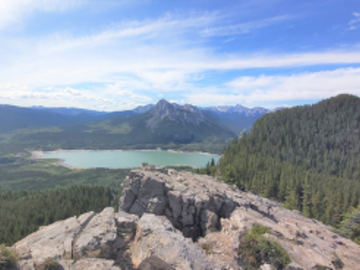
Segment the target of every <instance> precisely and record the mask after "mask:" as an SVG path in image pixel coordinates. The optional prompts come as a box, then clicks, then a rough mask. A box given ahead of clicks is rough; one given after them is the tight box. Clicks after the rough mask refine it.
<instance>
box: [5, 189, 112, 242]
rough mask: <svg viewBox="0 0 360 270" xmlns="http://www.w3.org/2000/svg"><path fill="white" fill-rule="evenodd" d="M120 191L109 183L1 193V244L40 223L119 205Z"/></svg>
mask: <svg viewBox="0 0 360 270" xmlns="http://www.w3.org/2000/svg"><path fill="white" fill-rule="evenodd" d="M118 198H119V194H118V192H115V191H114V190H113V189H110V188H105V187H89V186H73V187H70V188H66V189H54V190H44V191H31V192H27V191H21V192H5V193H0V244H1V243H2V244H6V245H12V244H14V243H15V242H16V241H18V240H20V239H22V238H24V237H25V236H27V235H29V234H30V233H32V232H34V231H36V230H38V229H39V226H44V225H48V224H51V223H53V222H55V221H58V220H63V219H66V218H69V217H72V216H78V215H80V214H82V213H85V212H89V211H94V212H100V211H101V210H102V209H103V208H105V207H107V206H114V207H115V206H116V205H117V199H118Z"/></svg>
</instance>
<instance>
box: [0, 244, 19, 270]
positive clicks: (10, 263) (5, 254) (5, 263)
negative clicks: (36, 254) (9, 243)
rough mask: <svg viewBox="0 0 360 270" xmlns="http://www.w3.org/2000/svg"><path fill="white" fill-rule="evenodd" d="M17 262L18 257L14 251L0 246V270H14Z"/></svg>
mask: <svg viewBox="0 0 360 270" xmlns="http://www.w3.org/2000/svg"><path fill="white" fill-rule="evenodd" d="M18 260H19V256H18V254H17V253H16V251H15V250H14V249H12V248H10V247H5V246H4V245H0V270H10V269H15V268H16V264H17V262H18Z"/></svg>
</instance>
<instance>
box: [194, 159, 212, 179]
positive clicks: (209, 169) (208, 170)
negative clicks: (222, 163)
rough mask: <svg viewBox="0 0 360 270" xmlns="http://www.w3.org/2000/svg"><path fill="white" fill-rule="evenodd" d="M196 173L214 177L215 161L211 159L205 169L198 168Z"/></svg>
mask: <svg viewBox="0 0 360 270" xmlns="http://www.w3.org/2000/svg"><path fill="white" fill-rule="evenodd" d="M196 173H198V174H207V175H211V176H215V173H216V164H215V160H214V159H211V162H208V163H207V164H206V166H205V168H198V169H197V170H196Z"/></svg>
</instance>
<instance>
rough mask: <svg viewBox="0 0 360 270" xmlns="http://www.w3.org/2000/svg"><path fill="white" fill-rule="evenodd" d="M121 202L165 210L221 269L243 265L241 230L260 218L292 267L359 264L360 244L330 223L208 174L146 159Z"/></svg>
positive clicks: (133, 208)
mask: <svg viewBox="0 0 360 270" xmlns="http://www.w3.org/2000/svg"><path fill="white" fill-rule="evenodd" d="M119 207H120V208H121V209H123V210H124V211H127V212H129V213H133V214H136V215H138V216H142V215H143V214H144V213H153V214H155V215H163V216H165V217H166V218H167V219H168V220H169V221H170V222H171V223H172V224H173V226H174V227H175V228H177V229H178V230H180V231H181V232H182V233H183V235H184V236H186V237H192V238H193V239H198V241H197V243H198V245H199V246H201V247H202V248H203V249H204V250H205V251H206V252H207V254H208V260H210V262H211V263H212V264H213V266H214V267H215V268H217V269H223V268H224V269H237V268H238V267H239V265H238V259H237V249H238V247H239V244H240V243H239V239H240V236H241V235H242V234H243V233H244V232H245V231H247V230H250V229H251V227H252V226H253V224H255V223H257V224H260V225H263V226H266V227H268V228H270V229H271V233H269V234H267V235H266V237H268V238H270V239H273V240H275V241H276V242H278V243H279V244H280V245H281V246H283V247H284V249H285V250H286V251H287V252H288V254H289V256H290V257H291V259H292V263H291V265H290V266H289V269H316V267H318V268H319V267H323V268H324V269H325V267H327V268H328V269H336V267H337V266H336V265H338V264H337V261H341V264H344V266H343V269H358V265H360V258H359V257H358V255H357V254H360V247H359V246H358V245H356V244H355V243H353V242H352V241H350V240H348V239H344V238H342V237H340V236H339V235H337V234H335V233H333V232H332V231H331V227H329V226H325V225H324V224H322V223H321V222H318V221H315V220H312V219H308V218H305V217H303V216H302V215H301V214H300V213H298V212H297V211H290V210H287V209H284V208H283V207H282V206H281V205H279V204H277V203H274V202H272V201H270V200H268V199H264V198H261V197H259V196H257V195H254V194H251V193H245V192H241V191H239V190H235V189H233V188H232V187H230V186H228V185H226V184H224V183H219V182H216V181H215V180H214V178H212V177H208V176H200V175H195V174H192V173H189V172H176V171H174V170H171V169H161V168H155V167H154V166H151V165H145V166H144V167H143V168H142V169H141V170H132V171H131V172H130V174H129V175H128V177H127V178H126V179H125V181H124V183H123V194H122V196H121V198H120V203H119ZM204 236H206V237H204ZM264 267H267V266H266V265H265V266H264Z"/></svg>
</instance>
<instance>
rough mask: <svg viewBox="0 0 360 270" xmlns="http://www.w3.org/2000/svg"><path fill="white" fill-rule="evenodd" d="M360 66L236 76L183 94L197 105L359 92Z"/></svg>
mask: <svg viewBox="0 0 360 270" xmlns="http://www.w3.org/2000/svg"><path fill="white" fill-rule="evenodd" d="M359 77H360V68H344V69H336V70H333V71H321V72H313V73H300V74H294V75H290V76H265V75H262V76H258V77H240V78H238V79H236V80H233V81H230V82H229V83H227V84H226V86H225V88H227V91H229V90H231V91H229V92H230V93H231V94H223V93H221V91H220V90H218V91H217V92H214V91H213V92H212V93H207V92H208V91H202V93H199V92H200V91H199V92H198V93H190V94H187V100H188V102H190V103H194V104H197V105H212V104H236V103H240V104H253V105H256V104H266V103H271V102H283V103H285V102H286V101H296V100H319V99H324V98H329V97H332V96H336V95H338V94H342V93H348V94H354V95H358V96H359V95H360V80H359Z"/></svg>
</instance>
